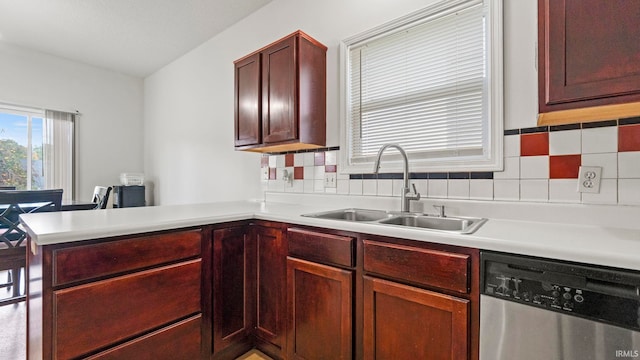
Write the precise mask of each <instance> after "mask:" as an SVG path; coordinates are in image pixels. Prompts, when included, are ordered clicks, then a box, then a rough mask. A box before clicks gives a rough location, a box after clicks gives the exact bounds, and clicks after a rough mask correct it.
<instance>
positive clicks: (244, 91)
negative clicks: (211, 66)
mask: <svg viewBox="0 0 640 360" xmlns="http://www.w3.org/2000/svg"><path fill="white" fill-rule="evenodd" d="M260 91H261V88H260V54H254V55H252V56H249V57H247V58H244V59H241V60H239V61H237V62H236V63H235V96H234V100H235V103H234V117H235V146H245V145H257V144H260V143H261V135H262V125H261V118H260V109H261V103H262V98H261V96H260Z"/></svg>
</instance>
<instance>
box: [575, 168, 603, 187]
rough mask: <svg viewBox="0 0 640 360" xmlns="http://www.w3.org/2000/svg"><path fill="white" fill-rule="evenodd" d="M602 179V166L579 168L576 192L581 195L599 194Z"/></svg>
mask: <svg viewBox="0 0 640 360" xmlns="http://www.w3.org/2000/svg"><path fill="white" fill-rule="evenodd" d="M601 179H602V166H580V171H579V172H578V191H579V192H583V193H596V194H597V193H599V192H600V180H601Z"/></svg>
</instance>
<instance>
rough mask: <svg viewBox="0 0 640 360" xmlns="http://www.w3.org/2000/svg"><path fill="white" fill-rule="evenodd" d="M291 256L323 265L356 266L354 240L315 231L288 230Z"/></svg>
mask: <svg viewBox="0 0 640 360" xmlns="http://www.w3.org/2000/svg"><path fill="white" fill-rule="evenodd" d="M287 241H288V243H289V255H291V256H295V257H298V258H302V259H307V260H312V261H317V262H321V263H328V264H336V265H341V266H346V267H353V266H354V258H353V257H354V256H353V248H354V238H352V237H348V236H339V235H331V234H323V233H319V232H315V231H309V230H303V229H297V228H289V229H287Z"/></svg>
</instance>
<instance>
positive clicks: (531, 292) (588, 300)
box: [481, 252, 640, 331]
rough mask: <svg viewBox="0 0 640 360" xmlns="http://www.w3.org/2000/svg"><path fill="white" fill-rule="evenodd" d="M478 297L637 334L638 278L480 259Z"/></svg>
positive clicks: (524, 260)
mask: <svg viewBox="0 0 640 360" xmlns="http://www.w3.org/2000/svg"><path fill="white" fill-rule="evenodd" d="M481 286H482V294H483V295H488V296H493V297H496V298H500V299H504V300H508V301H514V302H518V303H523V304H527V305H531V306H535V307H539V308H545V309H547V310H551V311H557V312H562V313H567V314H573V315H575V316H580V317H584V318H588V319H592V320H597V321H601V322H605V323H610V324H614V325H618V326H622V327H625V328H630V329H633V330H637V331H640V272H636V271H630V270H621V269H611V268H604V267H598V266H592V265H586V264H577V263H569V262H562V261H557V260H550V259H540V258H532V257H525V256H520V255H510V254H502V253H494V252H483V253H482V279H481Z"/></svg>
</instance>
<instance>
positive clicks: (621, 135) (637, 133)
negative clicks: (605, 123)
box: [618, 124, 640, 151]
mask: <svg viewBox="0 0 640 360" xmlns="http://www.w3.org/2000/svg"><path fill="white" fill-rule="evenodd" d="M618 151H640V124H636V125H625V126H620V127H618Z"/></svg>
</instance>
